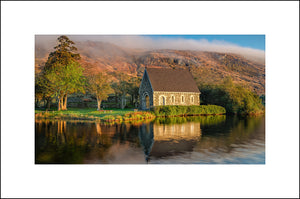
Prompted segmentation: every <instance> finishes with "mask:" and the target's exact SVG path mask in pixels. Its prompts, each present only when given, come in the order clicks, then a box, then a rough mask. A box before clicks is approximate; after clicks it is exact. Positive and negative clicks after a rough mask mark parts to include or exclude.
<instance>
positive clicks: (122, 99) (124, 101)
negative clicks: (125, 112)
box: [121, 95, 126, 109]
mask: <svg viewBox="0 0 300 199" xmlns="http://www.w3.org/2000/svg"><path fill="white" fill-rule="evenodd" d="M125 106H126V98H125V96H124V95H122V97H121V109H124V108H125Z"/></svg>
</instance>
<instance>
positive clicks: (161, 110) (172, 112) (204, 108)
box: [152, 105, 226, 116]
mask: <svg viewBox="0 0 300 199" xmlns="http://www.w3.org/2000/svg"><path fill="white" fill-rule="evenodd" d="M152 112H153V113H154V114H155V115H156V116H179V115H186V116H187V115H216V114H225V113H226V110H225V108H223V107H221V106H217V105H200V106H156V107H154V108H153V109H152Z"/></svg>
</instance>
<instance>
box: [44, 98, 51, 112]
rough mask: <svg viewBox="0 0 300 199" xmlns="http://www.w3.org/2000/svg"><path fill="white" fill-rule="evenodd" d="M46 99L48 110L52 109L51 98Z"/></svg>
mask: <svg viewBox="0 0 300 199" xmlns="http://www.w3.org/2000/svg"><path fill="white" fill-rule="evenodd" d="M45 100H46V107H45V108H46V110H50V105H51V98H47V99H45Z"/></svg>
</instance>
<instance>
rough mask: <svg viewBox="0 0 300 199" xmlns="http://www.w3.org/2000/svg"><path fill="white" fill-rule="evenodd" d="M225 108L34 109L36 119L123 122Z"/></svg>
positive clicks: (212, 113)
mask: <svg viewBox="0 0 300 199" xmlns="http://www.w3.org/2000/svg"><path fill="white" fill-rule="evenodd" d="M224 113H225V109H224V108H223V107H220V106H215V105H200V106H158V107H155V108H154V109H153V110H152V111H134V109H123V110H122V109H110V110H101V111H97V110H95V109H94V108H85V109H80V108H69V109H68V110H65V111H55V110H52V111H43V110H35V117H36V118H37V119H77V120H100V121H105V122H124V121H133V120H136V121H139V120H146V119H154V118H155V117H174V116H191V115H219V114H224Z"/></svg>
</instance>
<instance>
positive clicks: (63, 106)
mask: <svg viewBox="0 0 300 199" xmlns="http://www.w3.org/2000/svg"><path fill="white" fill-rule="evenodd" d="M67 100H68V95H67V94H65V96H64V101H63V104H62V109H61V110H67Z"/></svg>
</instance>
